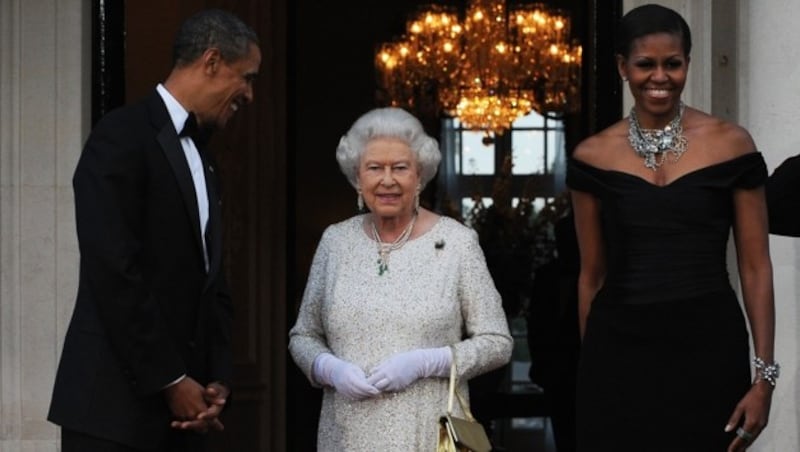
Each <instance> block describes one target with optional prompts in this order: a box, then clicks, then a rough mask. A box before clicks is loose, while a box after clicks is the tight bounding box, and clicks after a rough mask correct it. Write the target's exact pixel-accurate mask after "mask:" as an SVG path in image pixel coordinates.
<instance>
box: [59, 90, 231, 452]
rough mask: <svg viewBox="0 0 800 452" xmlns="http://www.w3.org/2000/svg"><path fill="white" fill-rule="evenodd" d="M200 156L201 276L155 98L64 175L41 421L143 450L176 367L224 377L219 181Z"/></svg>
mask: <svg viewBox="0 0 800 452" xmlns="http://www.w3.org/2000/svg"><path fill="white" fill-rule="evenodd" d="M198 147H200V146H198ZM203 154H204V153H203V152H201V155H203ZM203 163H204V165H203V166H204V168H205V177H206V184H207V189H208V198H209V220H208V226H207V232H206V241H207V249H208V257H209V268H208V271H206V268H205V261H204V257H203V241H202V238H201V230H200V222H199V220H198V216H199V214H198V207H197V200H196V195H195V190H194V185H193V182H192V177H191V174H190V172H189V166H188V164H187V162H186V158H185V157H184V153H183V150H182V148H181V145H180V142H179V139H178V136H177V133H176V131H175V127H174V126H173V124H172V122H171V120H170V118H169V114H168V113H167V109H166V106H165V105H164V103H163V101H162V99H161V97H160V96H159V95H158V93H157V92H155V91H154V92H153V94H152V95H151V96H149V97H148V98H147V99H145V100H144V101H142V102H140V103H138V104H133V105H130V106H126V107H123V108H121V109H118V110H115V111H113V112H111V113H109V114H108V115H106V117H104V118H103V119H102V120H101V121H100V122H99V123H98V124H97V126H96V127H95V129H94V130H93V131H92V133H91V135H90V136H89V138H88V140H87V142H86V144H85V146H84V149H83V152H82V154H81V157H80V160H79V162H78V166H77V169H76V170H75V175H74V178H73V187H74V192H75V215H76V223H77V231H78V243H79V248H80V254H81V256H80V281H79V287H78V295H77V300H76V302H75V310H74V313H73V316H72V320H71V322H70V325H69V329H68V331H67V334H66V338H65V341H64V348H63V352H62V355H61V362H60V364H59V367H58V372H57V375H56V381H55V387H54V390H53V398H52V403H51V406H50V413H49V416H48V419H49V420H50V421H52V422H54V423H56V424H59V425H61V426H63V427H65V428H69V429H71V430H75V431H79V432H83V433H87V434H90V435H94V436H97V437H101V438H106V439H110V440H114V441H117V442H120V443H122V444H126V445H129V446H132V447H137V448H142V449H151V448H154V447H157V446H158V445H159V444H160V443H161V442H162V441H163V440H164V437H165V435H166V434H167V432H168V431H169V429H170V427H169V422H170V420H171V414H170V411H169V409H168V406H167V404H166V401H165V399H164V396H163V393H162V389H163V388H164V387H165V386H167V385H168V384H170V383H171V382H173V381H175V380H176V379H177V378H179V377H180V376H181V375H183V374H186V375H188V376H190V377H192V378H194V379H195V380H197V381H198V382H200V383H201V384H204V385H205V384H207V383H208V382H211V381H223V382H229V381H230V377H231V373H232V359H231V349H230V345H231V344H230V340H231V322H232V306H231V303H230V298H229V296H228V292H227V287H226V284H225V281H224V278H223V272H222V269H221V258H222V245H221V230H220V201H219V196H218V195H217V189H218V183H217V175H216V172H215V167H214V166H213V163H212V162H211V161H210V159H209V158H208V157H207V156H205V155H203Z"/></svg>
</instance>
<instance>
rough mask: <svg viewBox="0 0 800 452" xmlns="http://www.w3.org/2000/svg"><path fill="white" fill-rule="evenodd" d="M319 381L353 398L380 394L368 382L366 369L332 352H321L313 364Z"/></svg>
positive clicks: (313, 371) (316, 378)
mask: <svg viewBox="0 0 800 452" xmlns="http://www.w3.org/2000/svg"><path fill="white" fill-rule="evenodd" d="M312 369H313V370H312V373H313V377H314V380H316V381H317V383H320V384H323V385H327V386H332V387H333V388H334V389H336V392H338V393H340V394H342V395H344V396H346V397H349V398H351V399H353V400H362V399H366V398H369V397H374V396H376V395H378V394H380V391H379V390H378V389H376V388H375V387H374V386H372V385H371V384H370V383H367V377H366V375H364V371H363V370H362V369H361V368H360V367H358V366H356V365H355V364H353V363H350V362H347V361H344V360H341V359H339V358H337V357H335V356H333V355H331V354H330V353H321V354H320V355H319V356H317V357H316V358H315V359H314V365H313V366H312Z"/></svg>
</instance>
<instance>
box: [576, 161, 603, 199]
mask: <svg viewBox="0 0 800 452" xmlns="http://www.w3.org/2000/svg"><path fill="white" fill-rule="evenodd" d="M599 172H600V170H598V169H597V168H594V167H593V166H591V165H588V164H586V163H583V162H581V161H580V160H575V159H570V160H569V163H568V164H567V187H569V188H571V189H573V190H578V191H585V192H588V193H592V194H599V193H600V192H601V191H603V188H604V186H605V184H604V183H603V182H602V180H601V179H600V177H599Z"/></svg>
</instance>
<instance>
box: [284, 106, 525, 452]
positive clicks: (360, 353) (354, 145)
mask: <svg viewBox="0 0 800 452" xmlns="http://www.w3.org/2000/svg"><path fill="white" fill-rule="evenodd" d="M336 157H337V160H338V162H339V166H340V168H341V170H342V172H343V173H344V174H345V175H346V176H347V178H348V180H349V181H350V183H351V184H352V185H353V186H354V187H355V189H356V191H357V192H358V203H359V207H361V208H363V206H364V204H366V207H367V208H368V209H369V213H367V214H360V215H357V216H355V217H352V218H350V219H348V220H345V221H342V222H341V223H338V224H334V225H332V226H329V227H328V228H327V229H326V231H325V232H324V234H323V236H322V239H321V241H320V243H319V245H318V247H317V251H316V254H315V256H314V260H313V263H312V266H311V271H310V276H309V279H308V283H307V285H306V289H305V293H304V295H303V301H302V304H301V307H300V312H299V315H298V318H297V323H296V324H295V325H294V327H293V328H292V329H291V331H290V333H289V335H290V341H289V350H290V352H291V355H292V357H293V358H294V361H295V362H296V363H297V365H298V366H299V368H300V369H301V370H302V371H303V372H304V373H305V375H306V376H307V377H308V379H309V381H310V382H311V384H312V385H315V386H321V387H323V388H324V396H323V401H322V412H321V413H320V421H319V435H318V439H317V444H318V450H320V451H321V452H329V451H370V452H372V451H382V452H390V451H396V452H401V451H403V452H411V451H414V452H416V451H433V450H435V449H436V444H437V438H438V428H437V421H438V419H439V417H440V416H441V415H442V414H443V413H444V411H445V409H446V404H447V396H448V377H449V374H450V365H451V363H453V362H454V363H455V364H456V370H457V377H458V382H459V391H460V392H461V394H462V395H464V396H466V395H467V393H468V391H467V382H468V380H469V379H470V378H472V377H474V376H476V375H480V374H482V373H485V372H488V371H490V370H492V369H495V368H497V367H500V366H502V365H503V364H505V363H507V362H508V361H509V359H510V356H511V349H512V339H511V336H510V335H509V331H508V323H507V320H506V317H505V314H504V313H503V309H502V306H501V300H500V296H499V294H498V292H497V290H496V288H495V286H494V283H493V281H492V279H491V277H490V276H489V271H488V269H487V267H486V261H485V259H484V256H483V252H482V251H481V248H480V246H479V244H478V237H477V234H476V233H475V232H474V231H473V230H472V229H469V228H467V227H465V226H463V225H461V224H460V223H458V222H457V221H454V220H452V219H450V218H446V217H442V216H439V215H437V214H435V213H433V212H431V211H429V210H426V209H424V208H421V207H419V194H420V191H421V190H422V188H423V187H424V186H425V184H426V183H427V182H429V181H430V180H431V179H432V178H433V176H434V175H435V174H436V170H437V167H438V164H439V161H440V160H441V155H440V152H439V148H438V145H437V142H436V140H434V139H433V138H431V137H429V136H427V135H426V134H425V132H424V130H423V128H422V125H421V124H420V122H419V121H418V120H417V119H416V118H414V117H413V116H412V115H410V114H409V113H407V112H405V111H404V110H401V109H397V108H380V109H375V110H372V111H369V112H367V113H366V114H364V115H363V116H362V117H360V118H359V119H358V120H357V121H356V122H355V123H354V124H353V126H352V127H351V129H350V130H349V131H348V132H347V134H346V135H345V136H344V137H342V139H341V141H340V143H339V146H338V148H337V152H336ZM456 411H457V412H459V410H458V409H457V408H456Z"/></svg>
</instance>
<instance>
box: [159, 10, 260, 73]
mask: <svg viewBox="0 0 800 452" xmlns="http://www.w3.org/2000/svg"><path fill="white" fill-rule="evenodd" d="M251 44H253V45H256V46H258V36H257V35H256V33H255V31H253V29H252V28H250V27H249V26H247V24H245V23H244V22H242V20H241V19H239V18H238V17H237V16H235V15H233V14H231V13H229V12H227V11H223V10H220V9H207V10H204V11H200V12H199V13H196V14H194V15H193V16H191V17H189V18H188V19H186V20H185V21H184V22H183V24H182V25H181V28H180V29H179V30H178V34H177V36H176V37H175V42H174V43H173V45H172V63H173V64H174V65H175V66H176V67H179V66H183V65H186V64H189V63H192V62H193V61H195V60H197V59H198V58H199V57H200V55H202V54H203V52H205V51H206V50H207V49H210V48H212V47H213V48H217V49H219V53H220V55H221V56H222V59H223V60H225V61H229V62H231V61H238V60H239V59H241V58H243V57H245V56H247V54H248V52H249V51H250V45H251Z"/></svg>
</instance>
